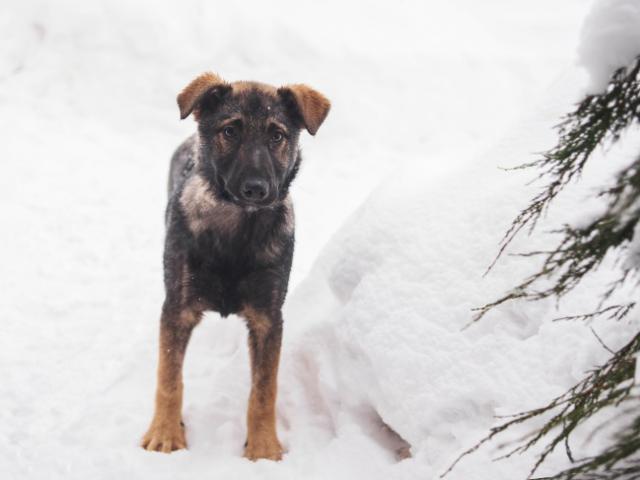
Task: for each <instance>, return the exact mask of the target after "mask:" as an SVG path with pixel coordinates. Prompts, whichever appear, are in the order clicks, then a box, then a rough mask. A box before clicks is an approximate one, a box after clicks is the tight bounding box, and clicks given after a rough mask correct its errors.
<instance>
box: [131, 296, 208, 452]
mask: <svg viewBox="0 0 640 480" xmlns="http://www.w3.org/2000/svg"><path fill="white" fill-rule="evenodd" d="M201 316H202V312H199V311H194V310H191V309H182V310H176V309H170V308H167V307H166V306H165V308H163V312H162V317H161V319H160V352H159V360H158V385H157V390H156V406H155V413H154V416H153V420H152V421H151V426H150V427H149V430H148V431H147V433H146V434H145V436H144V437H143V439H142V447H143V448H145V449H147V450H158V451H161V452H165V453H169V452H171V451H173V450H178V449H181V448H186V447H187V442H186V439H185V434H184V424H183V423H182V364H183V361H184V354H185V351H186V349H187V344H188V343H189V338H190V337H191V331H192V330H193V327H195V326H196V325H197V324H198V322H199V321H200V318H201Z"/></svg>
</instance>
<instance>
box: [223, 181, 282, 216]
mask: <svg viewBox="0 0 640 480" xmlns="http://www.w3.org/2000/svg"><path fill="white" fill-rule="evenodd" d="M217 180H218V186H219V188H218V195H219V197H220V199H221V200H223V201H225V202H229V203H232V204H234V205H236V206H238V207H240V208H242V209H244V210H247V211H256V210H260V209H262V208H271V207H273V206H274V205H275V204H276V203H277V199H278V196H277V195H276V196H275V197H274V198H273V199H269V200H267V201H249V200H246V199H243V198H240V197H239V196H237V195H236V194H234V193H233V192H232V191H231V190H230V189H229V188H228V187H227V182H225V180H224V178H222V176H220V175H218V178H217Z"/></svg>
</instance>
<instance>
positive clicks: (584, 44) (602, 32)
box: [578, 0, 640, 93]
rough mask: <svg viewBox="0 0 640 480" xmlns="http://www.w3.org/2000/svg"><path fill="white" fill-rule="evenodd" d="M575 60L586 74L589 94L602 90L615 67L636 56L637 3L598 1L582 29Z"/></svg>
mask: <svg viewBox="0 0 640 480" xmlns="http://www.w3.org/2000/svg"><path fill="white" fill-rule="evenodd" d="M578 52H579V61H580V64H582V65H583V66H584V67H585V68H586V69H587V71H588V72H589V75H590V78H591V83H590V85H589V91H590V92H591V93H598V92H601V91H602V90H604V88H605V87H606V85H607V82H608V81H609V79H610V78H611V75H612V74H613V72H614V71H616V70H617V69H618V68H621V67H625V66H627V65H629V64H630V63H631V62H632V61H633V59H634V58H636V57H637V56H638V55H640V2H638V0H598V2H596V4H595V5H594V6H593V8H592V10H591V12H590V13H589V15H588V16H587V18H586V20H585V23H584V27H583V29H582V39H581V43H580V47H579V49H578Z"/></svg>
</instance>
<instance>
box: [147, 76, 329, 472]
mask: <svg viewBox="0 0 640 480" xmlns="http://www.w3.org/2000/svg"><path fill="white" fill-rule="evenodd" d="M178 106H179V107H180V117H181V118H186V117H187V116H189V114H191V113H193V115H194V116H195V118H196V120H197V122H198V133H197V134H195V135H194V136H192V137H191V138H189V139H187V140H186V141H185V142H184V143H183V144H182V145H181V146H180V147H179V148H178V149H177V151H176V152H175V154H174V156H173V158H172V160H171V169H170V175H169V202H168V206H167V211H166V240H165V251H164V282H165V290H166V297H165V301H164V305H163V306H162V316H161V319H160V357H159V364H158V386H157V391H156V402H155V414H154V417H153V420H152V422H151V426H150V427H149V430H148V431H147V433H146V434H145V436H144V438H143V440H142V446H143V447H144V448H146V449H147V450H160V451H163V452H171V451H172V450H177V449H180V448H185V447H186V440H185V432H184V425H183V423H182V415H181V407H182V363H183V359H184V355H185V350H186V348H187V343H188V342H189V337H190V335H191V331H192V329H193V327H195V326H196V324H197V323H198V322H199V321H200V318H201V317H202V314H203V312H204V311H206V310H214V311H216V312H220V314H221V315H223V316H226V315H229V314H232V313H237V314H239V315H241V316H243V317H244V318H245V319H246V321H247V326H248V328H249V350H250V357H251V377H252V378H251V394H250V397H249V409H248V414H247V442H246V446H245V456H246V457H247V458H250V459H252V460H256V459H259V458H268V459H272V460H279V459H280V458H281V457H282V448H281V446H280V442H279V441H278V437H277V435H276V425H275V420H276V418H275V401H276V383H277V373H278V360H279V355H280V343H281V338H282V313H281V307H282V304H283V302H284V298H285V295H286V293H287V284H288V281H289V271H290V269H291V259H292V255H293V242H294V221H293V207H292V204H291V199H290V197H289V193H288V191H289V185H290V184H291V182H292V180H293V179H294V177H295V175H296V172H297V170H298V167H299V166H300V161H301V156H300V151H299V148H298V138H299V135H300V131H301V130H302V129H303V128H304V129H306V130H307V131H308V132H309V133H310V134H312V135H314V134H315V133H316V131H317V130H318V128H319V127H320V125H321V124H322V122H323V121H324V119H325V117H326V116H327V113H328V112H329V107H330V104H329V101H328V100H327V99H326V98H325V97H324V96H323V95H321V94H320V93H318V92H316V91H315V90H313V89H311V88H309V87H307V86H305V85H290V86H285V87H280V88H275V87H272V86H269V85H264V84H261V83H254V82H233V83H227V82H225V81H223V80H222V79H221V78H220V77H218V76H217V75H214V74H212V73H205V74H203V75H201V76H199V77H198V78H196V79H195V80H193V81H192V82H191V83H190V84H189V85H188V86H187V87H186V88H185V89H184V90H183V91H182V92H181V93H180V95H178Z"/></svg>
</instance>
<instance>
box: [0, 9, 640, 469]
mask: <svg viewBox="0 0 640 480" xmlns="http://www.w3.org/2000/svg"><path fill="white" fill-rule="evenodd" d="M382 5H383V4H382V3H380V4H376V5H374V4H373V2H366V3H365V2H362V3H347V2H337V1H335V2H328V3H325V2H323V3H322V6H320V4H318V3H313V2H303V1H295V2H294V1H287V2H279V3H277V4H272V3H271V2H268V3H267V2H261V3H258V2H256V3H255V5H251V6H250V7H249V5H248V4H247V2H238V3H236V4H234V3H229V2H225V3H224V4H223V3H218V2H206V1H192V2H181V3H180V4H179V5H178V4H174V5H166V4H158V2H136V3H133V2H131V4H129V3H127V2H107V1H103V2H60V3H57V4H56V5H55V7H54V6H53V5H52V4H50V3H48V2H29V3H25V2H4V3H3V4H2V5H0V42H1V43H2V44H3V45H4V46H5V48H3V50H2V52H1V53H0V55H1V57H0V112H1V114H0V131H2V132H4V135H3V140H2V142H1V144H0V157H1V158H2V165H3V174H2V175H1V176H0V192H2V193H1V195H2V202H1V205H2V207H1V208H2V218H3V222H2V233H3V235H2V236H3V245H4V247H3V248H2V249H0V264H1V265H2V269H3V275H1V276H0V291H1V292H2V294H1V295H0V316H1V317H2V328H1V330H0V331H1V335H0V377H1V378H2V379H3V381H2V382H0V424H1V425H2V427H1V428H0V474H2V476H3V478H33V479H36V478H45V477H46V478H65V479H67V478H72V479H73V478H104V479H111V478H118V477H120V478H273V479H282V478H296V479H297V478H331V479H342V478H344V479H353V478H370V479H389V478H393V479H396V478H397V479H402V478H420V479H432V478H433V479H435V478H437V477H438V475H439V474H440V473H442V472H443V471H444V470H445V469H446V467H447V466H448V465H449V464H450V463H451V461H452V460H453V459H454V458H455V457H456V456H457V455H458V454H459V453H460V452H461V451H463V450H464V449H465V448H467V447H469V446H470V445H471V444H473V443H474V442H475V441H476V440H478V439H479V438H480V437H482V436H483V435H484V434H485V433H486V431H487V429H488V428H489V427H490V426H491V425H493V423H494V422H495V419H494V415H496V414H508V413H513V412H517V411H521V410H523V409H525V408H529V407H533V406H537V405H540V404H541V403H542V402H544V401H545V400H548V399H550V398H551V397H552V396H554V395H557V394H559V393H561V392H562V391H564V390H565V389H566V388H568V387H569V386H571V385H572V384H574V383H575V382H576V381H577V380H579V379H580V378H581V376H582V374H583V373H584V372H585V371H586V370H587V369H588V368H590V367H591V366H593V365H595V364H597V363H599V362H601V361H602V360H603V359H604V358H606V355H607V352H606V351H605V350H604V349H603V348H602V347H601V346H600V344H599V343H598V342H597V340H596V339H595V337H594V336H593V334H592V333H591V331H590V330H589V328H588V327H587V326H584V325H581V324H573V323H562V324H557V323H556V324H552V323H551V322H550V320H551V319H552V318H554V317H556V316H559V315H561V314H562V313H565V312H571V313H576V311H578V312H582V311H585V310H588V309H589V308H590V307H591V306H593V305H594V304H595V303H596V301H597V299H596V298H595V297H594V294H593V292H594V291H597V288H596V287H598V286H599V285H601V284H602V282H603V281H606V280H607V279H608V278H609V275H612V274H611V273H610V272H609V270H608V268H604V270H603V272H602V273H601V274H600V276H599V277H598V278H594V279H591V280H590V281H591V283H588V284H585V285H584V286H583V287H581V288H580V289H579V290H578V291H576V292H575V293H574V294H573V295H571V296H570V297H568V298H567V299H566V301H564V302H563V303H562V304H561V305H560V309H559V310H557V309H556V308H555V305H554V304H552V303H540V304H527V305H521V304H518V305H507V306H505V307H504V308H501V309H499V310H497V311H496V312H494V313H492V314H491V315H490V316H488V317H487V318H486V319H485V320H484V321H483V322H481V323H480V324H477V325H476V326H473V327H472V328H470V329H467V330H465V331H461V328H462V327H463V326H464V325H465V324H466V323H467V322H468V321H469V320H470V318H471V314H470V308H472V307H475V306H478V305H481V304H483V303H485V302H486V301H489V300H491V299H493V298H494V297H495V296H496V295H498V294H499V293H501V292H503V291H504V290H505V289H506V288H507V287H509V286H512V285H513V284H514V283H515V282H516V281H517V280H519V279H521V278H522V277H523V276H524V275H525V274H526V273H527V272H531V271H532V269H533V268H535V265H534V264H533V263H532V262H531V261H530V260H528V261H527V260H522V259H517V258H513V257H504V258H503V260H502V261H501V262H500V263H499V264H498V265H497V267H496V269H495V270H494V271H493V272H492V273H491V274H490V275H489V276H488V277H486V278H482V273H483V272H484V269H485V268H486V266H487V265H488V264H489V263H490V261H491V260H492V258H493V255H495V253H496V248H497V244H498V241H499V240H500V238H501V235H502V233H503V232H504V230H505V229H506V227H507V226H508V224H509V222H510V220H511V219H512V218H513V216H514V215H515V214H516V213H517V211H518V209H519V208H520V207H522V206H523V205H524V204H525V203H526V201H527V199H528V198H529V196H530V195H531V193H532V192H533V191H534V189H535V186H529V187H526V186H525V183H526V182H527V180H529V179H530V176H528V175H527V174H515V173H508V174H507V173H505V172H503V171H502V170H499V169H498V168H497V167H498V166H512V165H515V164H519V163H522V162H524V161H527V160H529V159H531V154H532V152H536V151H541V150H543V149H544V148H546V147H548V146H550V145H551V143H552V142H553V140H554V135H553V132H551V131H550V127H551V126H552V125H554V124H555V123H556V121H557V119H558V117H559V116H560V115H561V114H562V113H564V112H566V111H567V110H568V109H569V108H570V106H571V104H572V102H573V101H575V100H577V99H578V97H579V95H580V92H581V91H582V90H581V89H582V88H583V86H584V85H586V79H585V76H584V75H582V74H581V71H580V70H579V69H578V68H577V67H575V66H574V61H575V52H576V48H577V42H578V39H579V32H580V26H581V23H582V20H583V19H584V17H585V15H586V13H587V11H588V8H589V3H588V2H584V1H581V0H571V1H568V0H566V1H563V2H561V4H560V3H559V2H555V1H551V0H543V1H539V2H524V1H522V2H510V1H507V0H500V1H492V2H474V1H472V0H458V1H434V2H402V3H400V4H394V5H393V6H389V5H386V6H382ZM6 46H8V48H6ZM208 69H214V70H216V71H218V72H219V73H220V74H222V75H223V76H224V77H226V78H228V79H230V80H234V79H259V80H262V81H266V82H270V83H274V84H282V83H290V82H291V83H292V82H307V83H309V84H310V85H312V86H314V87H316V88H317V89H319V90H320V91H322V92H323V93H325V94H326V95H327V96H328V97H329V98H330V99H331V100H332V101H333V109H332V112H331V114H330V116H329V118H328V120H327V122H326V124H325V125H323V127H322V128H321V130H320V131H319V133H318V135H317V136H316V137H315V138H313V139H312V138H310V137H307V138H305V139H304V152H305V157H306V160H305V162H304V165H303V169H302V172H301V175H300V176H299V178H298V180H297V182H296V184H295V187H294V190H293V196H294V202H295V206H296V213H297V239H298V243H297V246H296V249H297V250H296V256H295V260H294V271H293V278H292V285H291V286H292V293H291V294H290V296H289V299H288V302H287V304H286V308H285V319H286V320H285V325H286V326H285V340H284V350H283V355H282V368H281V375H280V382H279V384H280V390H279V400H278V411H279V417H278V425H279V433H280V438H281V440H282V441H283V444H284V445H285V446H286V448H287V449H288V454H287V455H286V456H285V458H284V460H283V461H282V462H280V463H271V462H266V461H261V462H257V463H251V462H249V461H247V460H245V459H243V458H242V456H241V454H242V444H243V442H244V429H245V425H244V422H245V411H246V400H247V398H248V390H249V380H248V379H249V364H248V352H247V349H246V333H245V328H244V326H243V324H242V323H241V322H240V321H239V320H238V319H237V318H235V317H232V318H228V319H224V320H222V319H220V318H218V317H217V316H215V315H210V316H208V317H207V318H206V319H205V320H204V321H203V322H202V324H201V325H200V326H199V327H198V328H197V330H196V331H195V334H194V337H193V340H192V342H191V345H190V347H189V351H188V354H187V360H186V365H185V405H184V416H185V422H186V426H187V435H188V441H189V444H190V448H189V450H187V451H181V452H176V453H173V454H171V455H168V456H167V455H163V454H159V453H148V452H145V451H143V450H142V449H140V448H139V447H138V442H139V439H140V437H141V435H142V434H143V433H144V431H145V429H146V427H147V424H148V422H149V421H150V419H151V414H152V400H153V391H154V386H155V365H156V363H155V362H156V347H157V320H158V314H159V309H160V305H161V302H162V295H163V292H162V281H161V278H162V273H161V262H160V258H161V249H162V242H163V209H164V202H165V185H166V174H167V164H168V158H169V156H170V154H171V152H172V150H173V148H175V146H176V145H177V144H178V143H179V142H180V141H181V140H182V139H183V138H184V137H185V136H186V135H188V134H189V133H190V132H191V131H192V130H193V128H194V124H193V123H192V122H191V121H186V122H182V123H180V122H179V121H178V112H177V107H176V106H175V94H176V93H177V92H178V91H179V90H180V89H181V88H182V87H183V86H184V85H185V84H186V83H187V82H188V81H189V80H190V79H191V78H192V77H193V76H195V75H196V74H198V73H200V72H201V71H204V70H208ZM634 146H637V144H636V145H631V143H630V142H626V143H624V144H622V145H620V146H619V147H617V148H616V149H613V150H612V151H611V152H609V153H610V156H609V157H608V160H607V162H606V163H605V162H600V163H598V164H597V165H596V166H595V167H594V168H592V169H589V171H588V172H586V174H585V177H584V182H583V183H582V184H581V186H580V188H576V189H571V190H570V191H569V192H567V194H566V195H563V197H562V198H561V199H560V201H559V202H558V205H557V206H556V207H555V208H554V209H553V211H552V212H550V215H549V218H548V219H547V223H546V224H545V225H543V226H541V229H540V230H541V231H544V229H545V226H549V225H557V224H558V222H562V221H565V220H566V221H574V220H576V219H578V220H579V218H578V217H580V215H582V213H581V212H583V211H584V212H588V211H589V210H590V209H591V207H590V206H588V205H586V204H590V203H594V202H595V201H594V200H593V199H592V198H590V197H592V194H593V186H594V185H598V182H600V181H601V180H602V178H604V177H605V176H606V175H610V173H611V172H612V171H614V170H615V168H616V166H617V165H618V166H619V165H621V164H624V162H625V161H626V160H628V156H627V155H626V154H627V152H628V151H629V149H630V148H632V147H634ZM594 205H595V203H594ZM593 208H596V206H594V207H593ZM525 240H526V239H524V238H523V239H519V241H518V243H516V244H515V245H514V251H518V249H520V251H522V250H523V249H528V248H531V247H534V246H542V245H549V242H550V241H551V242H552V241H553V239H550V238H549V237H547V236H543V235H539V236H535V237H532V238H531V239H530V241H531V243H528V242H525ZM605 267H608V266H605ZM634 318H635V317H634ZM593 327H594V328H595V329H596V330H597V331H598V332H599V333H601V335H602V336H603V340H604V341H605V342H606V343H608V344H609V345H610V346H611V347H616V346H618V345H620V344H621V342H622V341H623V340H624V335H625V331H626V330H625V328H620V329H619V330H616V332H609V333H608V334H607V331H605V330H603V329H601V328H599V325H598V324H594V325H593ZM383 422H384V423H386V424H387V425H388V426H389V427H391V428H392V429H393V430H395V431H396V432H397V433H398V434H399V435H400V436H402V437H403V438H404V439H405V440H406V441H408V442H409V443H410V444H411V445H412V454H413V457H412V458H409V459H406V460H403V461H398V459H397V458H396V454H395V450H396V449H397V448H398V447H399V446H401V445H402V443H401V442H400V441H399V440H398V438H397V437H396V436H394V435H393V434H392V433H390V431H389V430H388V429H387V428H385V427H383ZM520 433H522V432H520ZM493 456H495V452H494V451H492V450H491V449H484V450H481V451H480V452H478V453H477V454H475V455H474V456H472V457H469V458H468V459H466V460H465V461H463V462H462V463H461V464H460V465H459V467H458V468H457V469H456V470H454V471H453V472H452V473H451V475H450V477H449V478H452V479H464V480H469V479H489V478H490V479H505V480H506V479H510V480H512V479H514V478H523V477H524V476H525V475H526V473H527V472H528V468H529V467H530V465H531V458H530V457H515V458H512V459H510V460H507V461H503V462H492V461H491V458H492V457H493ZM564 461H565V460H564V459H563V458H562V457H561V456H558V457H557V458H554V459H553V462H552V464H551V465H550V468H553V467H556V466H559V465H562V464H563V462H564Z"/></svg>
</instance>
